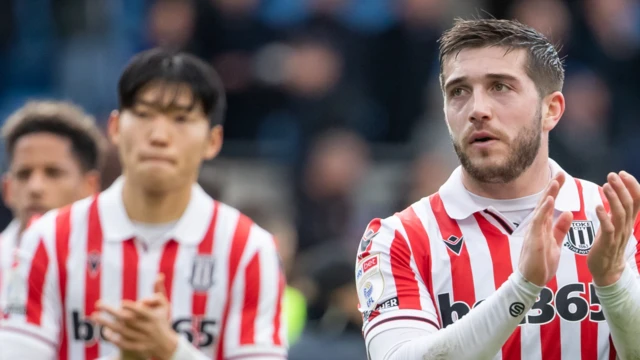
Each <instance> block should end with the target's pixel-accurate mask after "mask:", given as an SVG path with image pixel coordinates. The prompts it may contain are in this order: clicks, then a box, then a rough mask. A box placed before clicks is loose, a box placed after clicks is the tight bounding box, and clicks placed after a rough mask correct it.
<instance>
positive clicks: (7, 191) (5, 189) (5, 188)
mask: <svg viewBox="0 0 640 360" xmlns="http://www.w3.org/2000/svg"><path fill="white" fill-rule="evenodd" d="M2 201H4V203H5V204H6V205H7V207H9V208H12V207H13V198H12V196H11V179H10V178H9V174H7V173H5V174H4V175H2Z"/></svg>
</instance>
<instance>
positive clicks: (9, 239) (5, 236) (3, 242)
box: [0, 219, 20, 309]
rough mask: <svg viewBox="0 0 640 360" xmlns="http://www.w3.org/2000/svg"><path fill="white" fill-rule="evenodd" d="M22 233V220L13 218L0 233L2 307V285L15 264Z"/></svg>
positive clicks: (0, 297) (1, 303) (0, 300)
mask: <svg viewBox="0 0 640 360" xmlns="http://www.w3.org/2000/svg"><path fill="white" fill-rule="evenodd" d="M19 235H20V221H19V220H18V219H13V220H12V221H11V222H10V223H9V225H8V226H7V227H6V228H5V229H4V230H3V231H2V233H0V309H2V307H3V305H4V298H3V297H2V285H3V284H4V283H6V282H7V279H8V274H9V269H11V265H12V264H13V254H14V249H15V247H16V245H17V244H18V236H19Z"/></svg>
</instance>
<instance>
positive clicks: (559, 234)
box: [553, 211, 573, 246]
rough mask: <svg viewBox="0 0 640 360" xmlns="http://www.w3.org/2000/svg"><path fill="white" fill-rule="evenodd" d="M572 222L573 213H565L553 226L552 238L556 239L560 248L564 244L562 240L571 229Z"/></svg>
mask: <svg viewBox="0 0 640 360" xmlns="http://www.w3.org/2000/svg"><path fill="white" fill-rule="evenodd" d="M572 221H573V213H571V212H569V211H565V212H563V213H562V214H560V217H558V220H557V221H556V224H555V225H554V226H553V237H554V238H555V239H556V243H557V244H558V246H561V245H562V243H563V242H564V238H565V237H566V236H567V233H568V232H569V229H570V228H571V222H572Z"/></svg>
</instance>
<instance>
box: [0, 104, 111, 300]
mask: <svg viewBox="0 0 640 360" xmlns="http://www.w3.org/2000/svg"><path fill="white" fill-rule="evenodd" d="M2 137H3V140H4V143H5V154H6V161H7V164H8V170H7V172H6V174H5V175H4V178H3V192H2V194H3V200H4V202H5V204H6V205H7V206H8V207H9V208H10V209H11V211H12V213H13V215H14V219H13V221H11V223H10V224H9V226H8V227H7V228H6V229H5V230H4V231H3V232H2V234H0V288H1V286H2V282H3V276H2V274H5V275H6V274H7V269H8V268H9V267H10V266H11V263H12V255H13V249H14V248H15V247H16V246H17V245H18V239H19V237H20V234H22V232H23V231H24V229H25V228H26V227H27V225H28V223H29V221H30V219H32V218H34V217H36V216H40V215H42V214H44V213H45V212H47V211H49V210H51V209H55V208H58V207H61V206H64V205H67V204H70V203H72V202H73V201H76V200H80V199H82V198H84V197H87V196H90V195H92V194H95V193H97V192H98V191H100V173H99V169H100V165H101V161H102V155H103V150H104V149H103V147H104V137H103V136H102V133H101V132H100V129H99V128H98V126H97V125H96V122H95V119H94V118H93V117H91V116H90V115H88V114H86V113H85V112H84V111H82V109H80V108H78V107H77V106H75V105H73V104H70V103H67V102H57V101H32V102H29V103H27V104H26V105H24V106H23V107H21V108H20V109H18V110H16V111H15V112H14V113H13V114H12V115H11V116H9V118H8V119H7V120H6V122H5V123H4V125H3V127H2ZM0 306H1V302H0Z"/></svg>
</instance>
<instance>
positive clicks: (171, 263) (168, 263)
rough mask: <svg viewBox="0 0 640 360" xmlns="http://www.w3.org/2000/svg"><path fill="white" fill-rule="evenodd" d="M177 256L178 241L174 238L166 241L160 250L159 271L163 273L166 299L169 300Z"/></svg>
mask: <svg viewBox="0 0 640 360" xmlns="http://www.w3.org/2000/svg"><path fill="white" fill-rule="evenodd" d="M177 256H178V243H177V242H175V241H174V240H171V241H169V242H167V243H166V244H165V245H164V249H163V250H162V257H161V258H160V273H161V274H163V275H164V287H165V292H166V293H167V299H168V300H169V302H171V295H172V290H173V272H174V270H173V269H174V267H175V264H176V257H177Z"/></svg>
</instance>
